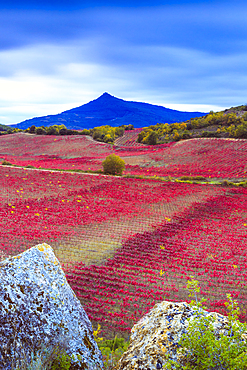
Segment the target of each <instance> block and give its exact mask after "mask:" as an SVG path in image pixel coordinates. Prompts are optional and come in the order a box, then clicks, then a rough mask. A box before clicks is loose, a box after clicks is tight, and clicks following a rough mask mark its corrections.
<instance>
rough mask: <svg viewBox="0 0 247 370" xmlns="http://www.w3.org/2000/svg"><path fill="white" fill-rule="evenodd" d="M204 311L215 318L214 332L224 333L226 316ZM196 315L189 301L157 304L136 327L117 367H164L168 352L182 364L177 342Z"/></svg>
mask: <svg viewBox="0 0 247 370" xmlns="http://www.w3.org/2000/svg"><path fill="white" fill-rule="evenodd" d="M202 313H203V315H205V316H207V315H211V316H213V317H214V318H215V319H216V320H215V323H214V324H213V325H214V330H215V335H219V333H221V332H222V333H224V332H225V330H226V328H227V326H228V325H227V324H228V319H227V317H225V316H223V315H220V314H218V313H215V312H208V311H205V310H203V311H202ZM195 314H196V310H195V309H194V308H193V307H191V306H190V305H189V304H188V303H186V302H181V303H174V302H167V301H163V302H161V303H158V304H156V305H155V306H154V307H153V309H152V310H151V311H150V312H149V313H148V314H147V315H145V316H144V317H143V318H142V319H141V320H140V321H138V323H137V324H136V325H134V326H133V328H132V330H131V336H130V345H129V348H128V350H127V351H126V352H125V353H124V354H123V356H122V357H121V359H120V360H119V362H118V364H117V366H115V368H114V370H156V369H162V366H163V365H165V364H166V362H167V360H166V355H168V357H169V359H171V360H174V361H178V362H180V363H182V362H183V358H182V357H181V355H180V353H179V351H177V348H178V346H177V344H178V341H179V340H180V338H181V336H182V334H184V333H186V329H187V327H188V325H189V320H190V319H192V318H193V317H195ZM164 368H165V367H164Z"/></svg>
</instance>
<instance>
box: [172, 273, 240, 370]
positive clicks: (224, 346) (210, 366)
mask: <svg viewBox="0 0 247 370" xmlns="http://www.w3.org/2000/svg"><path fill="white" fill-rule="evenodd" d="M187 288H188V289H189V291H190V294H189V296H191V295H192V296H194V297H195V299H196V300H195V301H194V300H192V301H191V303H190V305H191V306H192V307H194V308H195V309H196V316H195V317H194V318H193V319H192V320H191V321H190V323H189V326H188V328H187V332H186V333H184V334H183V335H182V337H181V339H180V341H179V342H178V346H179V347H180V355H182V358H181V357H180V358H181V360H182V362H183V367H181V361H180V363H178V362H177V361H173V360H169V358H168V356H167V359H168V364H167V367H166V368H167V369H181V368H183V369H185V370H192V369H194V370H203V369H204V370H244V369H246V366H247V343H246V340H245V337H246V329H247V328H246V324H244V323H241V322H240V321H239V320H238V316H239V312H240V310H239V308H238V304H237V301H235V300H233V299H232V297H231V295H230V294H227V298H228V301H227V302H225V306H226V307H227V309H228V310H229V313H228V324H227V325H226V326H225V328H224V330H223V332H220V333H219V334H216V333H215V329H214V323H215V320H216V319H215V317H213V316H205V315H204V314H203V310H202V309H203V308H206V307H204V306H203V305H202V303H203V302H205V301H206V299H204V298H203V299H201V300H200V301H198V299H197V295H196V293H199V292H200V288H199V287H198V281H196V280H194V279H193V276H192V280H191V281H189V282H188V285H187ZM225 331H226V332H227V335H226V333H225Z"/></svg>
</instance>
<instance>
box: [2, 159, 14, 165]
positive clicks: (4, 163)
mask: <svg viewBox="0 0 247 370" xmlns="http://www.w3.org/2000/svg"><path fill="white" fill-rule="evenodd" d="M2 166H13V164H12V163H10V162H8V161H5V159H4V160H3V162H2Z"/></svg>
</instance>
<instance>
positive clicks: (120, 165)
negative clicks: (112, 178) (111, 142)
mask: <svg viewBox="0 0 247 370" xmlns="http://www.w3.org/2000/svg"><path fill="white" fill-rule="evenodd" d="M102 164H103V170H104V173H105V174H108V175H122V173H123V170H124V169H125V163H124V160H123V159H121V158H120V157H119V156H118V155H116V154H111V155H108V157H106V159H105V160H104V161H103V162H102Z"/></svg>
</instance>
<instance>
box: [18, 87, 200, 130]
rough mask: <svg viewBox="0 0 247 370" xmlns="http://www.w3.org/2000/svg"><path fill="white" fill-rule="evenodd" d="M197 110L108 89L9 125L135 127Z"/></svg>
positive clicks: (186, 115)
mask: <svg viewBox="0 0 247 370" xmlns="http://www.w3.org/2000/svg"><path fill="white" fill-rule="evenodd" d="M205 115H206V113H201V112H180V111H177V110H173V109H168V108H165V107H162V106H158V105H152V104H148V103H139V102H133V101H126V100H122V99H118V98H116V97H114V96H112V95H110V94H108V93H106V92H105V93H104V94H103V95H101V96H100V97H99V98H97V99H95V100H93V101H90V102H89V103H87V104H84V105H81V106H80V107H77V108H73V109H70V110H67V111H65V112H62V113H60V114H55V115H49V116H44V117H36V118H31V119H28V120H26V121H23V122H20V123H18V124H17V125H14V126H13V127H18V128H20V129H26V128H28V127H30V126H32V125H34V126H36V127H39V126H52V125H55V124H57V125H61V124H64V125H65V126H66V127H67V128H69V129H84V128H87V129H89V128H94V127H97V126H103V125H110V126H114V127H116V126H121V125H129V124H132V125H134V127H135V128H139V127H146V126H150V125H156V124H157V123H173V122H182V121H186V120H188V119H190V118H193V117H200V116H205Z"/></svg>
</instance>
